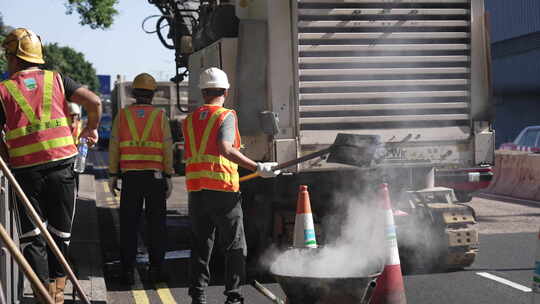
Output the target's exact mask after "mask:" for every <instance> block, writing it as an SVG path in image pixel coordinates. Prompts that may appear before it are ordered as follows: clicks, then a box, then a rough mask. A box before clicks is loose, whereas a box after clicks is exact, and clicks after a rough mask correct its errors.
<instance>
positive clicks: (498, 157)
mask: <svg viewBox="0 0 540 304" xmlns="http://www.w3.org/2000/svg"><path fill="white" fill-rule="evenodd" d="M539 185H540V154H535V153H530V152H525V151H510V150H498V151H496V152H495V168H494V177H493V179H492V181H491V184H490V185H489V187H488V188H487V189H486V192H489V193H493V194H499V195H506V196H512V197H517V198H523V199H530V200H540V187H539Z"/></svg>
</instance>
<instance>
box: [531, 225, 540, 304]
mask: <svg viewBox="0 0 540 304" xmlns="http://www.w3.org/2000/svg"><path fill="white" fill-rule="evenodd" d="M532 303H533V304H537V303H540V231H539V232H538V239H537V240H536V261H535V263H534V274H533V282H532Z"/></svg>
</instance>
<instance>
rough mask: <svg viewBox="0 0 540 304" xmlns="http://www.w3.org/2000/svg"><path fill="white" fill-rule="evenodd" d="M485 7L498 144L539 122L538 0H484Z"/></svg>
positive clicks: (539, 54) (510, 139) (539, 17)
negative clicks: (487, 15)
mask: <svg viewBox="0 0 540 304" xmlns="http://www.w3.org/2000/svg"><path fill="white" fill-rule="evenodd" d="M471 1H474V0H471ZM486 11H487V13H488V14H489V24H490V28H491V56H492V84H493V95H494V96H493V97H494V103H495V105H496V108H495V109H496V110H495V131H496V146H497V147H498V146H499V145H500V144H502V143H504V142H509V141H512V140H514V138H515V137H516V136H517V135H518V133H519V131H521V130H522V129H523V128H524V127H526V126H530V125H540V60H539V59H540V1H539V0H486Z"/></svg>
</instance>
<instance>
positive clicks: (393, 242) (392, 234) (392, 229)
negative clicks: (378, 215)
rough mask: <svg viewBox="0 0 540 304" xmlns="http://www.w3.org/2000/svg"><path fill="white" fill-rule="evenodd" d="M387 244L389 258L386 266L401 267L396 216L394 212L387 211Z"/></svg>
mask: <svg viewBox="0 0 540 304" xmlns="http://www.w3.org/2000/svg"><path fill="white" fill-rule="evenodd" d="M385 213H386V244H387V246H388V250H387V253H388V256H387V257H386V265H400V264H401V262H400V260H399V251H398V244H397V235H396V225H395V224H394V215H393V213H392V210H386V211H385Z"/></svg>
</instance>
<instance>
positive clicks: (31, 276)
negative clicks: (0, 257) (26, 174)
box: [0, 157, 54, 304]
mask: <svg viewBox="0 0 540 304" xmlns="http://www.w3.org/2000/svg"><path fill="white" fill-rule="evenodd" d="M0 159H1V157H0ZM0 237H1V238H2V241H3V242H4V244H5V245H6V247H7V249H8V251H9V252H10V253H11V255H12V256H13V258H14V259H15V261H16V262H17V264H19V266H21V268H22V270H23V271H24V273H25V274H26V277H27V278H28V280H30V282H31V283H32V285H33V286H34V289H36V290H37V292H39V294H40V295H41V297H42V298H43V299H45V300H46V301H47V303H48V304H54V301H53V299H52V298H51V296H50V295H49V293H48V292H47V289H45V286H43V283H42V282H41V281H40V280H39V278H38V276H37V275H36V273H35V272H34V270H33V269H32V267H31V266H30V264H28V261H26V259H25V258H24V256H23V255H22V253H21V252H20V251H19V249H18V248H17V245H16V244H15V242H13V240H12V239H11V238H10V237H9V234H8V233H7V231H6V229H4V226H3V225H1V224H0ZM0 288H1V286H0ZM3 297H4V295H3V292H2V298H3ZM3 303H5V302H3Z"/></svg>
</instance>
